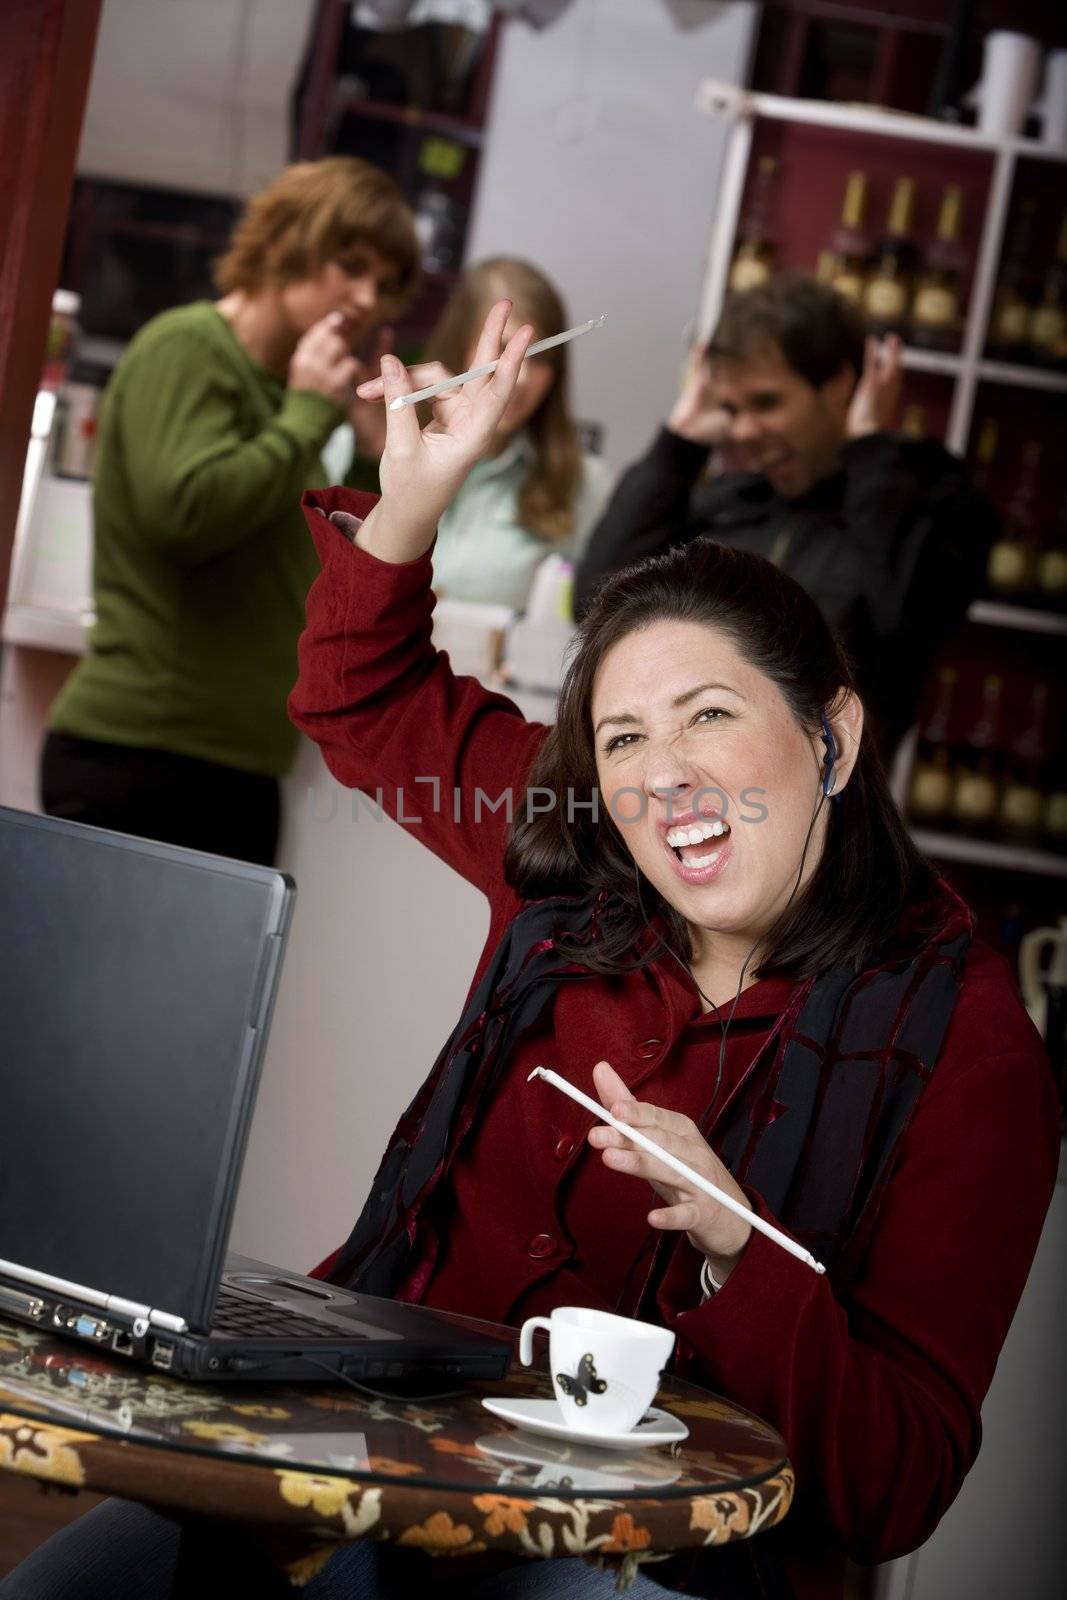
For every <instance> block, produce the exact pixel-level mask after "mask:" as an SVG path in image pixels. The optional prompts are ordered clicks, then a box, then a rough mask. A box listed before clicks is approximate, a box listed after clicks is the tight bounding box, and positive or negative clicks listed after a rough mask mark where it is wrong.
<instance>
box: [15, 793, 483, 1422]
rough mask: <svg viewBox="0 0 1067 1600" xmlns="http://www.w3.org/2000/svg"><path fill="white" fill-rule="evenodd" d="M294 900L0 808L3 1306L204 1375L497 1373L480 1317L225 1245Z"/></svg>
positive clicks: (143, 845) (260, 879)
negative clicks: (336, 1281) (363, 1288)
mask: <svg viewBox="0 0 1067 1600" xmlns="http://www.w3.org/2000/svg"><path fill="white" fill-rule="evenodd" d="M294 897H295V886H294V884H293V882H292V880H291V879H290V878H288V877H287V876H286V875H285V874H284V873H281V872H275V871H272V870H270V869H269V868H264V867H255V866H248V865H245V864H243V863H241V862H237V861H228V860H223V859H222V858H219V857H216V856H209V855H204V854H201V853H200V852H198V851H192V850H182V849H176V848H174V847H172V846H170V845H162V844H154V843H151V842H148V841H146V840H143V839H132V838H128V837H127V836H126V835H124V834H118V833H110V832H107V831H105V830H103V829H100V828H91V827H87V826H86V825H84V824H82V823H76V822H65V821H60V820H56V819H55V818H52V817H40V816H34V815H30V814H29V813H26V812H21V811H13V810H10V809H8V808H5V807H0V1317H3V1318H10V1319H15V1320H17V1321H19V1322H22V1323H29V1324H30V1325H31V1326H34V1327H38V1328H41V1329H47V1330H48V1331H49V1332H58V1333H60V1334H63V1335H66V1336H69V1337H70V1338H71V1339H76V1340H79V1341H81V1342H82V1343H83V1345H88V1346H92V1347H95V1348H97V1349H98V1350H106V1351H109V1352H111V1353H112V1354H114V1355H117V1356H123V1357H127V1358H128V1359H129V1360H131V1361H135V1362H138V1363H141V1364H142V1365H147V1366H149V1367H154V1368H158V1369H160V1370H162V1371H164V1372H169V1373H172V1374H173V1375H174V1376H176V1377H181V1378H190V1379H196V1380H197V1381H199V1382H203V1381H205V1380H208V1381H210V1380H222V1381H226V1382H233V1381H235V1380H242V1379H248V1380H254V1381H257V1382H263V1381H275V1380H282V1381H286V1382H289V1381H293V1380H313V1381H314V1380H317V1381H319V1382H322V1381H324V1380H326V1379H329V1378H331V1377H334V1376H335V1375H337V1376H340V1377H342V1378H346V1377H347V1378H349V1379H352V1380H354V1381H355V1380H359V1381H366V1382H367V1383H372V1384H375V1385H377V1386H379V1387H381V1386H383V1385H384V1387H385V1388H389V1389H403V1390H405V1391H407V1390H410V1388H411V1387H412V1386H413V1385H416V1386H418V1387H419V1388H421V1389H426V1388H430V1387H434V1386H436V1387H440V1385H441V1382H442V1380H444V1381H445V1383H446V1385H451V1384H454V1383H455V1381H456V1380H457V1379H458V1380H471V1379H476V1378H490V1379H491V1378H499V1377H500V1376H502V1375H503V1373H504V1372H505V1371H506V1370H507V1367H508V1364H509V1361H510V1356H511V1347H510V1344H509V1343H508V1342H507V1341H506V1340H501V1339H500V1338H499V1337H497V1336H495V1334H494V1333H490V1332H487V1331H486V1325H484V1324H479V1323H476V1322H473V1321H472V1320H471V1319H466V1318H463V1317H458V1316H453V1315H451V1314H448V1313H444V1312H435V1311H431V1310H430V1309H428V1308H425V1307H420V1306H407V1305H403V1304H400V1303H398V1302H394V1301H391V1300H383V1299H379V1298H375V1297H371V1296H367V1295H362V1294H354V1293H352V1292H350V1291H349V1290H346V1289H341V1288H336V1287H334V1286H333V1285H332V1284H328V1283H322V1282H319V1281H317V1280H315V1279H310V1278H306V1277H303V1276H302V1275H301V1274H300V1273H297V1272H289V1271H286V1270H284V1269H281V1268H276V1267H273V1266H271V1265H269V1264H265V1263H263V1262H258V1261H252V1260H249V1259H246V1258H243V1257H236V1256H231V1257H230V1258H229V1259H227V1256H226V1248H227V1242H228V1238H229V1232H230V1224H231V1221H232V1218H233V1209H234V1203H235V1200H236V1196H237V1187H238V1181H239V1179H240V1175H241V1165H242V1161H243V1158H244V1152H245V1145H246V1142H247V1139H248V1130H249V1126H250V1123H251V1120H252V1110H253V1105H254V1101H255V1095H256V1087H257V1083H258V1079H259V1073H260V1066H261V1063H262V1060H263V1052H264V1047H265V1045H266V1040H267V1030H268V1026H269V1023H270V1017H271V1012H272V1009H273V1005H274V997H275V993H276V991H277V986H278V977H279V973H280V970H281V961H282V954H283V950H284V946H285V940H286V935H287V933H288V929H289V923H290V918H291V915H292V909H293V901H294Z"/></svg>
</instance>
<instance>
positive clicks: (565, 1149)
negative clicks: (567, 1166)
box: [555, 1135, 574, 1161]
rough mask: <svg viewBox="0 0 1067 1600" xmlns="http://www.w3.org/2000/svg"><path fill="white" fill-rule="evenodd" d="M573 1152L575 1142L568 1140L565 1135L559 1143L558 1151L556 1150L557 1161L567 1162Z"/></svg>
mask: <svg viewBox="0 0 1067 1600" xmlns="http://www.w3.org/2000/svg"><path fill="white" fill-rule="evenodd" d="M573 1150H574V1140H573V1139H568V1138H567V1137H566V1135H564V1137H563V1138H562V1139H560V1140H559V1142H558V1143H557V1145H556V1150H555V1156H556V1160H557V1161H566V1159H567V1157H568V1156H569V1155H570V1154H571V1153H572V1152H573Z"/></svg>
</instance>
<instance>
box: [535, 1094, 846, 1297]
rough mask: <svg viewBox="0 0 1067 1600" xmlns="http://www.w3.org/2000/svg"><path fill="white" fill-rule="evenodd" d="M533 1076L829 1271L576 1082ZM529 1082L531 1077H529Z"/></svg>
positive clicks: (787, 1247) (798, 1254) (817, 1268)
mask: <svg viewBox="0 0 1067 1600" xmlns="http://www.w3.org/2000/svg"><path fill="white" fill-rule="evenodd" d="M530 1078H544V1080H545V1082H546V1083H550V1084H551V1085H552V1087H553V1088H554V1089H561V1090H562V1091H563V1093H564V1094H565V1095H569V1096H570V1098H571V1099H572V1100H575V1101H577V1103H578V1104H579V1105H580V1106H584V1107H585V1109H586V1110H587V1111H591V1112H592V1113H593V1115H594V1117H596V1118H597V1119H598V1121H600V1122H606V1123H607V1124H608V1126H609V1128H614V1129H615V1131H616V1133H621V1134H622V1135H623V1137H624V1138H626V1139H629V1140H631V1141H632V1143H634V1144H636V1145H640V1147H641V1149H642V1150H647V1151H648V1154H649V1155H651V1156H655V1158H656V1160H657V1161H662V1162H663V1164H664V1166H666V1167H670V1168H671V1170H672V1171H673V1172H677V1173H678V1175H679V1177H682V1178H684V1179H685V1180H686V1182H687V1183H691V1184H692V1185H693V1186H694V1188H697V1189H702V1190H703V1191H704V1193H705V1194H706V1195H710V1196H711V1198H712V1199H713V1200H717V1201H718V1202H719V1204H720V1205H721V1206H725V1207H726V1209H727V1211H733V1212H735V1213H736V1215H737V1216H739V1217H742V1218H743V1219H744V1221H745V1222H747V1223H748V1224H749V1225H750V1226H751V1227H753V1228H755V1229H756V1231H757V1232H758V1233H763V1234H766V1236H767V1238H768V1239H773V1240H774V1242H775V1244H778V1245H781V1247H782V1249H783V1250H788V1251H789V1254H790V1255H791V1256H796V1258H797V1260H798V1261H803V1262H804V1263H805V1265H807V1266H809V1267H811V1268H812V1270H813V1271H815V1272H825V1271H826V1268H825V1267H824V1266H823V1264H822V1262H821V1261H816V1259H815V1257H814V1256H813V1255H812V1254H811V1251H810V1250H805V1248H804V1246H803V1245H802V1244H797V1242H796V1240H795V1239H791V1238H790V1237H789V1235H788V1234H787V1233H782V1231H781V1229H780V1228H775V1227H772V1226H771V1224H770V1223H769V1222H764V1220H763V1218H762V1217H758V1216H757V1215H756V1213H755V1212H754V1211H750V1210H749V1209H748V1207H747V1206H743V1205H742V1204H741V1202H740V1200H735V1199H734V1197H733V1195H729V1194H727V1193H726V1191H725V1189H720V1188H718V1187H717V1185H716V1184H714V1183H712V1182H711V1180H710V1178H702V1177H701V1175H700V1173H699V1172H694V1171H693V1169H692V1167H687V1166H686V1164H685V1162H684V1161H679V1159H678V1157H677V1156H672V1155H671V1153H670V1151H669V1150H664V1149H663V1148H662V1146H661V1145H658V1144H657V1143H656V1141H655V1139H650V1138H649V1137H648V1135H647V1134H645V1133H642V1132H641V1130H640V1128H631V1127H630V1125H629V1123H628V1122H619V1121H618V1120H617V1118H615V1117H613V1116H612V1114H611V1112H610V1111H608V1110H606V1109H605V1108H604V1106H602V1105H598V1104H597V1102H596V1101H595V1100H592V1099H590V1097H589V1095H587V1094H583V1093H582V1091H581V1089H576V1088H575V1087H574V1084H573V1083H568V1082H567V1079H566V1078H561V1077H560V1075H559V1073H558V1072H553V1071H552V1069H551V1067H534V1069H533V1071H532V1072H531V1073H530ZM527 1082H529V1079H527Z"/></svg>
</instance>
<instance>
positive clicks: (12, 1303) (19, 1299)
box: [0, 1284, 44, 1322]
mask: <svg viewBox="0 0 1067 1600" xmlns="http://www.w3.org/2000/svg"><path fill="white" fill-rule="evenodd" d="M0 1311H17V1312H20V1313H21V1314H22V1315H23V1316H24V1317H32V1318H33V1320H34V1322H38V1321H39V1320H40V1318H41V1317H42V1316H43V1315H44V1301H43V1300H39V1299H38V1298H37V1296H36V1295H35V1294H23V1292H22V1290H21V1289H9V1288H7V1287H6V1286H5V1285H4V1284H0Z"/></svg>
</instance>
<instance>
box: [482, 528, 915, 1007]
mask: <svg viewBox="0 0 1067 1600" xmlns="http://www.w3.org/2000/svg"><path fill="white" fill-rule="evenodd" d="M657 622H685V623H694V622H696V623H701V624H703V625H704V626H706V627H708V628H715V629H718V630H720V631H722V632H724V633H725V634H727V635H728V637H729V638H730V639H731V640H732V642H733V643H734V645H735V646H736V648H737V649H738V651H739V652H740V654H741V655H742V656H743V657H744V659H745V660H746V661H747V662H749V663H750V665H752V666H754V667H756V668H758V670H759V671H760V672H763V673H765V674H766V675H767V677H768V678H770V679H771V680H772V682H774V683H775V684H776V685H777V686H778V689H779V691H780V692H781V694H782V696H783V698H784V699H785V702H786V704H787V705H788V707H789V709H790V711H791V712H792V714H793V716H794V717H795V718H796V721H797V723H798V725H799V726H800V727H801V728H803V729H805V730H806V731H808V732H810V733H812V734H819V733H820V731H821V723H820V716H821V714H822V713H823V711H826V712H827V713H829V714H830V715H832V714H833V712H834V711H835V709H837V707H838V706H839V704H840V702H841V699H842V696H843V693H844V692H845V691H847V690H853V691H855V682H854V678H853V674H852V670H851V668H850V666H849V663H848V661H847V660H846V658H845V656H844V654H843V652H842V650H841V648H840V646H839V645H838V643H837V641H836V640H835V638H834V636H833V634H832V633H831V631H830V628H829V626H828V625H827V623H826V621H825V619H824V618H823V616H822V613H821V612H820V611H819V609H818V607H817V606H816V604H815V602H814V601H813V600H812V599H811V598H810V596H809V595H808V594H807V593H806V592H805V591H804V590H803V589H802V588H801V587H800V585H799V584H798V583H796V582H794V580H793V579H792V578H790V577H787V576H786V575H785V574H784V573H783V572H780V571H779V570H778V568H777V567H775V566H773V565H772V564H771V562H769V561H766V560H765V559H764V558H763V557H762V556H757V555H753V554H751V553H750V552H748V551H743V550H733V549H729V548H728V547H726V546H723V545H718V544H716V543H714V541H712V540H711V539H696V540H693V541H692V542H691V543H689V544H687V545H685V546H684V547H683V548H676V549H674V550H670V551H668V552H667V554H666V555H659V556H653V557H651V558H649V559H648V560H646V561H643V562H641V563H640V564H639V565H637V566H633V567H629V568H627V569H626V570H625V571H623V572H620V573H616V574H615V575H614V576H612V577H609V578H608V579H606V581H605V582H604V583H603V584H602V586H601V587H600V589H599V591H598V592H597V596H596V599H595V601H594V603H593V605H592V607H591V609H590V610H589V612H588V613H587V615H586V617H585V619H584V621H583V622H582V625H581V628H580V631H579V634H578V641H577V648H576V652H575V654H574V656H573V659H572V661H571V665H570V667H569V668H568V671H567V674H566V677H565V679H564V682H563V687H562V690H561V692H560V700H559V709H558V717H557V721H556V725H555V727H554V728H553V729H551V731H550V732H549V734H548V736H547V737H546V739H545V742H544V744H543V745H542V746H541V749H540V750H539V752H538V755H537V758H536V760H535V762H534V765H533V767H532V769H531V771H530V774H529V779H528V784H529V787H530V788H531V789H533V788H535V787H538V788H544V789H546V790H549V791H551V792H552V793H553V794H554V795H555V796H556V804H555V806H554V808H553V809H552V810H551V811H548V812H540V813H538V814H536V815H534V816H532V817H530V816H528V815H526V814H521V815H520V814H519V813H518V812H517V813H516V818H515V821H514V823H513V824H512V828H511V831H510V835H509V839H508V847H507V853H506V858H505V871H506V875H507V879H508V882H509V883H510V884H511V885H512V886H513V887H514V888H515V889H516V890H518V892H519V893H520V894H521V895H522V896H523V897H524V898H525V899H536V898H539V897H541V896H543V895H548V894H558V893H584V892H588V891H590V890H602V889H603V890H608V891H610V892H611V893H612V894H613V895H615V896H616V897H617V898H618V900H619V901H620V902H621V903H622V906H623V908H624V909H623V911H622V914H621V915H620V917H619V918H617V919H614V920H613V921H612V923H611V925H610V926H607V927H606V928H605V933H604V937H603V939H602V941H601V942H600V944H599V945H598V946H597V947H596V948H595V952H594V954H593V955H592V956H590V953H589V949H588V947H582V949H581V950H580V951H579V950H578V949H577V948H576V949H575V950H574V951H573V952H569V953H572V954H574V955H575V956H576V958H577V959H579V960H581V961H582V962H583V964H584V965H586V966H588V967H590V968H592V970H594V971H598V972H603V973H620V972H624V971H629V970H631V969H632V968H633V967H635V966H639V965H644V964H647V963H648V962H649V961H652V960H654V959H656V956H657V955H658V954H659V953H660V950H659V949H653V950H651V951H649V950H648V948H647V947H648V943H649V941H648V938H647V932H646V923H645V918H646V916H647V917H648V918H649V919H651V918H652V917H653V916H654V915H656V916H658V919H659V926H660V928H664V929H665V935H664V937H665V940H666V942H667V943H668V944H669V946H670V947H671V948H672V949H673V950H674V951H675V953H676V954H678V955H679V956H681V957H682V958H683V959H688V958H689V957H690V955H691V950H690V938H689V930H688V927H687V925H686V923H685V920H684V919H683V918H682V917H681V915H680V914H679V913H678V912H677V911H675V910H674V908H673V907H672V906H670V905H669V904H668V903H667V901H665V900H664V899H663V898H662V897H661V896H660V895H659V894H658V893H657V891H656V889H655V888H654V887H653V885H652V884H651V883H649V882H648V881H647V880H642V889H641V892H640V895H639V894H638V891H637V879H636V876H635V871H636V869H635V864H634V860H633V857H632V856H631V854H630V852H629V851H628V850H627V848H626V845H625V843H624V841H623V838H622V835H621V833H620V831H619V829H618V828H617V827H616V825H615V823H614V822H613V821H612V820H610V819H609V818H608V817H607V816H604V817H602V818H601V819H600V820H599V822H598V821H597V820H595V816H594V813H593V812H592V811H590V810H589V809H588V808H586V809H583V808H582V802H583V801H584V802H589V801H590V800H592V799H593V797H594V795H595V793H596V787H597V776H596V759H595V750H594V742H593V732H592V710H591V705H592V695H593V685H594V681H595V679H596V675H597V671H598V669H599V667H600V664H601V662H602V661H603V660H604V657H605V656H606V655H607V653H608V651H609V650H610V649H611V648H612V646H613V645H615V644H617V643H618V642H619V640H620V639H624V638H626V637H627V636H628V635H630V634H632V633H635V632H637V631H639V630H641V629H643V628H648V627H650V626H652V624H653V623H657ZM568 802H570V803H568ZM827 804H828V806H829V827H828V830H827V836H826V844H825V848H824V850H823V854H822V857H821V859H820V860H819V862H818V865H817V866H816V868H815V870H814V872H813V873H812V875H811V877H810V879H809V880H808V882H807V883H806V884H805V886H804V888H803V889H802V890H801V891H800V892H799V893H798V895H797V897H796V899H795V900H794V901H793V902H792V904H791V905H789V906H788V907H787V908H786V910H785V912H784V913H783V915H782V917H781V918H780V919H779V921H778V923H777V924H776V926H775V927H774V928H773V929H772V930H771V932H770V934H769V935H768V938H767V939H766V940H765V941H764V943H763V947H762V951H761V957H760V965H759V968H758V973H759V974H760V975H763V976H766V975H767V974H769V973H772V972H775V973H782V974H789V975H790V976H793V977H797V978H803V977H808V976H811V975H812V974H814V973H817V972H821V971H824V970H825V969H826V968H828V967H830V966H834V965H837V964H838V963H845V964H849V965H854V966H855V967H857V969H858V968H859V966H860V965H861V964H862V963H863V961H864V959H865V957H867V956H868V955H869V954H870V952H871V951H873V950H875V949H877V948H878V947H879V946H881V945H882V944H884V943H885V941H886V940H888V939H889V937H890V936H891V935H892V933H893V931H894V929H895V928H896V926H897V924H898V922H899V920H900V918H901V914H902V912H903V910H904V907H905V905H906V904H907V902H908V901H909V900H911V899H912V898H913V897H916V896H919V895H922V894H926V893H928V892H929V891H930V889H931V888H932V885H933V881H934V880H933V875H932V873H931V871H930V869H929V867H928V866H927V865H926V863H925V862H924V861H923V859H922V857H921V856H920V855H919V853H918V852H917V850H916V849H915V847H914V845H913V844H912V842H911V839H910V838H909V836H908V834H907V831H906V829H905V827H904V824H903V822H902V821H901V818H900V815H899V813H898V811H897V808H896V806H895V804H894V802H893V799H892V797H891V795H890V793H889V788H888V785H887V783H886V779H885V774H884V772H883V770H882V766H881V762H880V760H879V757H878V752H877V750H876V748H875V746H874V744H873V742H872V741H871V738H870V736H869V735H868V733H867V731H866V729H865V730H864V733H863V736H862V739H861V742H860V749H859V753H858V756H857V759H856V762H855V765H854V767H853V769H852V772H851V774H850V776H849V780H848V783H847V784H846V785H845V788H844V790H843V792H842V793H841V795H840V798H839V799H837V800H835V801H834V802H833V803H832V804H830V803H829V802H827ZM798 866H799V863H798ZM642 946H644V953H643V954H639V953H638V952H639V951H640V950H641V949H642ZM661 948H662V947H660V949H661Z"/></svg>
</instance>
